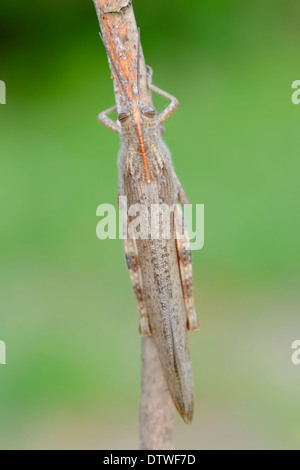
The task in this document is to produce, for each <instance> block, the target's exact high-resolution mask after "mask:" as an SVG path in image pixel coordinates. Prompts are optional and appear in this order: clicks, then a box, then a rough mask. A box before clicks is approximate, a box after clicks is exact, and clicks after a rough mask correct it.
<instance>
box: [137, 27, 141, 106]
mask: <svg viewBox="0 0 300 470" xmlns="http://www.w3.org/2000/svg"><path fill="white" fill-rule="evenodd" d="M140 42H141V30H140V28H138V46H137V67H136V68H137V77H136V81H137V88H138V94H139V100H140V101H141V93H140Z"/></svg>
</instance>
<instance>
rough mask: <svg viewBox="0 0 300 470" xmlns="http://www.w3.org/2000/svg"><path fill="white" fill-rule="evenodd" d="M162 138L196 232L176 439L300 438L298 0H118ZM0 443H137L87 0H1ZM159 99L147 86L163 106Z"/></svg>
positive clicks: (113, 187)
mask: <svg viewBox="0 0 300 470" xmlns="http://www.w3.org/2000/svg"><path fill="white" fill-rule="evenodd" d="M134 8H135V13H136V18H137V22H138V25H139V26H140V27H141V36H142V43H143V49H144V54H145V57H146V61H147V63H149V64H150V65H151V66H152V67H153V69H154V79H153V81H154V83H155V84H156V85H158V86H160V87H161V88H163V89H166V90H167V91H169V92H170V93H172V94H174V95H176V96H177V97H178V99H179V101H180V103H181V107H180V108H179V110H178V112H176V114H174V116H173V117H172V118H171V119H170V120H169V121H168V122H167V124H166V127H167V132H166V134H165V139H166V141H167V143H168V145H169V147H170V149H171V151H172V155H173V161H174V165H175V168H176V171H177V173H178V175H179V178H180V179H181V182H182V184H183V186H184V188H185V190H186V192H187V194H188V196H189V199H190V201H191V202H193V203H203V204H205V245H204V248H203V249H202V250H201V251H197V252H194V253H193V255H194V256H193V259H194V278H195V279H194V283H195V297H196V305H197V311H198V315H199V319H200V324H201V331H200V332H199V333H197V334H194V335H192V336H190V343H191V354H192V360H193V368H194V375H195V382H196V414H195V419H194V422H193V424H192V425H191V426H186V425H185V424H184V423H182V422H181V420H180V418H177V421H176V431H175V441H176V446H177V448H181V449H189V448H190V449H206V448H236V449H239V448H242V449H247V448H285V449H289V448H299V447H300V444H299V443H300V393H299V392H300V366H295V365H292V362H291V354H292V350H291V344H292V342H293V341H294V340H296V339H300V318H299V303H300V302H299V300H300V299H299V297H300V296H299V169H300V168H299V124H300V105H299V106H295V105H293V104H292V103H291V94H292V90H291V83H292V82H293V81H294V80H297V79H298V80H299V79H300V67H299V13H300V5H299V3H298V4H297V2H296V1H286V0H285V1H283V0H282V1H275V0H272V1H271V0H266V1H264V2H261V1H259V0H252V1H251V2H250V1H245V2H242V1H238V0H215V1H213V2H212V1H211V0H205V1H202V0H185V1H184V2H183V1H179V0H165V1H164V2H162V1H161V0H151V2H149V1H146V0H135V1H134ZM0 29H1V31H0V39H1V40H0V48H1V56H0V79H1V80H4V81H5V82H6V86H7V104H6V105H5V106H1V108H0V129H1V130H0V133H1V138H0V149H1V164H0V168H1V174H0V198H1V240H0V254H1V265H0V278H1V279H0V286H1V295H0V315H1V317H0V339H1V340H3V341H5V342H6V346H7V364H6V365H1V366H0V422H1V427H0V448H2V449H4V448H34V449H38V448H62V449H67V448H102V449H114V448H123V449H124V448H135V447H136V446H137V443H138V437H137V436H138V424H137V423H138V400H139V392H140V338H139V335H138V331H137V328H138V315H137V308H136V303H135V299H134V295H133V291H132V288H131V284H130V281H129V276H128V273H127V268H126V264H125V259H124V255H123V249H122V242H121V241H120V240H106V241H100V240H98V239H97V238H96V233H95V228H96V224H97V221H98V220H97V217H96V215H95V214H96V208H97V206H98V205H99V204H101V203H103V202H106V203H112V204H115V202H116V197H117V165H116V158H117V152H118V148H119V142H118V138H117V136H116V135H115V134H113V133H112V132H109V131H108V130H107V129H105V128H104V127H102V126H101V125H100V124H99V123H98V122H97V120H96V116H97V114H98V113H99V112H100V111H101V110H103V109H105V108H107V107H109V106H111V105H112V104H113V102H114V96H113V90H112V82H111V80H110V79H109V76H110V73H109V69H108V65H107V59H106V55H105V51H104V48H103V46H102V44H101V42H100V39H99V36H98V31H99V26H98V22H97V18H96V14H95V11H94V7H93V3H92V1H87V0H72V1H71V0H64V1H63V2H61V1H60V2H59V1H52V2H40V1H37V0H29V1H27V2H24V1H21V0H10V1H9V2H8V1H6V2H1V6H0ZM164 105H165V102H164V101H163V100H158V101H157V106H158V108H159V109H161V108H162V107H163V106H164Z"/></svg>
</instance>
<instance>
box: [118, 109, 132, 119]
mask: <svg viewBox="0 0 300 470" xmlns="http://www.w3.org/2000/svg"><path fill="white" fill-rule="evenodd" d="M129 116H130V112H129V111H128V110H127V109H125V110H124V111H121V112H120V114H118V119H119V121H120V122H125V121H127V119H128V118H129Z"/></svg>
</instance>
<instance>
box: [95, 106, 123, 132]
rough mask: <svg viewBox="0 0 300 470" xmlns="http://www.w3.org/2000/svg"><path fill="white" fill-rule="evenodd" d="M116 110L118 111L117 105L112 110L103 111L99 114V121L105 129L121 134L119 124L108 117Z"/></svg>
mask: <svg viewBox="0 0 300 470" xmlns="http://www.w3.org/2000/svg"><path fill="white" fill-rule="evenodd" d="M116 110H117V106H116V105H115V106H112V107H111V108H108V109H106V110H105V111H102V113H100V114H98V117H97V119H98V121H99V122H101V124H103V125H104V126H105V127H107V128H108V129H110V130H112V131H114V132H116V133H117V134H119V131H120V129H119V126H118V124H117V123H116V122H114V121H113V120H112V119H110V118H109V117H107V115H108V114H110V113H113V112H115V111H116Z"/></svg>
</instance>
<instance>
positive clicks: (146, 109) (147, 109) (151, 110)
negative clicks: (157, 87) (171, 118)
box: [141, 106, 155, 117]
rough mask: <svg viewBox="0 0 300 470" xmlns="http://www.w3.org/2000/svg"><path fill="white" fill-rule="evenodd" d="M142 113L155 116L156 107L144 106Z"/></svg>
mask: <svg viewBox="0 0 300 470" xmlns="http://www.w3.org/2000/svg"><path fill="white" fill-rule="evenodd" d="M141 111H142V114H144V115H145V116H148V117H154V116H155V109H154V108H152V107H151V106H144V107H143V108H142V109H141Z"/></svg>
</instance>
